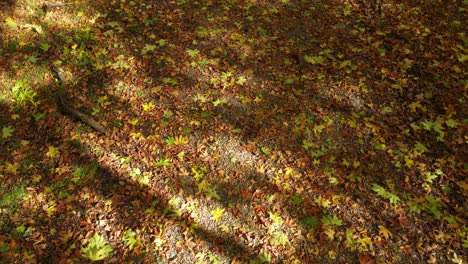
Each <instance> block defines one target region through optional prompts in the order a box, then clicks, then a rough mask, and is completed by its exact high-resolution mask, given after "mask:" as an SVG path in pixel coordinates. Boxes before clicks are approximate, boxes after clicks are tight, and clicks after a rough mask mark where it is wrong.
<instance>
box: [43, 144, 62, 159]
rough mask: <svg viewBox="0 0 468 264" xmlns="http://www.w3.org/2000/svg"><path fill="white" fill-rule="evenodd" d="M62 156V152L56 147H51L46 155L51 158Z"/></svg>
mask: <svg viewBox="0 0 468 264" xmlns="http://www.w3.org/2000/svg"><path fill="white" fill-rule="evenodd" d="M59 154H60V151H59V149H58V148H56V147H54V146H49V150H48V151H47V153H46V156H47V157H49V158H55V157H57V156H58V155H59Z"/></svg>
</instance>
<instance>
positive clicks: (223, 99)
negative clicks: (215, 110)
mask: <svg viewBox="0 0 468 264" xmlns="http://www.w3.org/2000/svg"><path fill="white" fill-rule="evenodd" d="M226 103H227V100H226V98H221V99H217V100H216V101H214V102H213V106H218V105H221V104H226Z"/></svg>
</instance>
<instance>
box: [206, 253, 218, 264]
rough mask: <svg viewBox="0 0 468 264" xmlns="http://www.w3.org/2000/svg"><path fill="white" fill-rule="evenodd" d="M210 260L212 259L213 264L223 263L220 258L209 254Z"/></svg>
mask: <svg viewBox="0 0 468 264" xmlns="http://www.w3.org/2000/svg"><path fill="white" fill-rule="evenodd" d="M208 258H209V259H210V261H211V264H221V261H220V260H219V258H218V257H216V256H215V255H213V254H208Z"/></svg>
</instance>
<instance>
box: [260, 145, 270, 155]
mask: <svg viewBox="0 0 468 264" xmlns="http://www.w3.org/2000/svg"><path fill="white" fill-rule="evenodd" d="M260 150H261V151H262V152H263V154H265V155H267V156H268V155H270V154H271V149H270V148H269V147H265V146H263V147H261V148H260Z"/></svg>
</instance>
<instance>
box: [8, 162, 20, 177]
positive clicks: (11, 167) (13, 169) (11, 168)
mask: <svg viewBox="0 0 468 264" xmlns="http://www.w3.org/2000/svg"><path fill="white" fill-rule="evenodd" d="M18 168H19V163H9V162H8V163H7V164H6V168H5V171H6V172H8V173H11V174H13V175H16V174H18Z"/></svg>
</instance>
